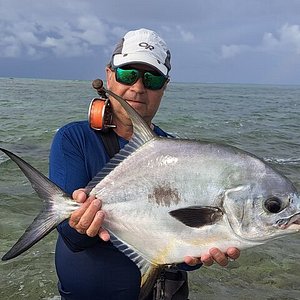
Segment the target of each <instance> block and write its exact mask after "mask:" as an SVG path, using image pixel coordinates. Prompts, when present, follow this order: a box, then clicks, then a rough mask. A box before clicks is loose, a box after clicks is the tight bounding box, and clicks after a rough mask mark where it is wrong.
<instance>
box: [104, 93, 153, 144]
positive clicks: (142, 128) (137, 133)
mask: <svg viewBox="0 0 300 300" xmlns="http://www.w3.org/2000/svg"><path fill="white" fill-rule="evenodd" d="M106 92H107V94H109V95H110V96H112V97H114V98H115V99H116V100H117V101H118V102H119V103H120V104H121V106H122V107H123V108H124V109H125V111H126V113H127V114H128V116H129V118H130V119H131V122H132V125H133V136H132V138H131V140H135V142H136V143H137V144H139V145H140V146H141V145H143V144H145V143H146V142H148V141H149V140H151V139H153V138H154V137H156V134H155V133H154V132H153V131H152V130H151V128H150V127H149V125H148V124H147V123H146V122H145V120H144V119H143V118H142V117H141V116H140V115H139V114H138V113H137V112H136V111H135V109H134V108H133V107H131V106H130V105H129V104H128V103H127V102H126V101H125V100H124V99H123V98H122V97H120V96H118V95H116V94H115V93H113V92H111V91H109V90H106Z"/></svg>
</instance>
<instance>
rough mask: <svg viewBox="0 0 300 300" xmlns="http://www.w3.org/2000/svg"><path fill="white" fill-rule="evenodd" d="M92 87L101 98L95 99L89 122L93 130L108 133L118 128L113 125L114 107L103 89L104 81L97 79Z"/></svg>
mask: <svg viewBox="0 0 300 300" xmlns="http://www.w3.org/2000/svg"><path fill="white" fill-rule="evenodd" d="M92 87H93V88H94V89H95V90H96V91H97V93H98V95H99V96H100V98H93V99H92V101H91V103H90V106H89V111H88V121H89V123H90V126H91V128H93V129H95V130H103V131H107V130H109V129H110V128H115V127H116V126H115V125H114V124H112V107H111V104H110V101H109V99H108V97H107V94H106V92H105V91H106V90H105V89H104V88H103V81H102V80H100V79H95V80H94V81H93V82H92Z"/></svg>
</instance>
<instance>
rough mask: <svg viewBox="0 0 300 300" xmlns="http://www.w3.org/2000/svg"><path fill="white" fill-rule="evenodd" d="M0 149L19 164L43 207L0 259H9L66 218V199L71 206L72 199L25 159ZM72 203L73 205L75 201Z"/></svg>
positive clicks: (26, 248) (67, 213)
mask: <svg viewBox="0 0 300 300" xmlns="http://www.w3.org/2000/svg"><path fill="white" fill-rule="evenodd" d="M0 150H1V151H3V152H4V153H5V154H6V155H8V156H9V157H10V158H11V159H12V160H13V161H14V162H15V163H16V164H17V165H18V166H19V168H20V169H21V170H22V172H23V173H24V174H25V176H26V177H27V178H28V180H29V181H30V183H31V185H32V187H33V188H34V190H35V191H36V192H37V194H38V195H39V197H40V198H41V199H42V200H43V208H42V210H41V212H40V213H39V215H38V216H37V217H36V218H35V219H34V221H33V222H32V224H31V225H30V226H29V227H28V228H27V229H26V231H25V232H24V233H23V235H22V236H21V237H20V238H19V240H18V241H17V242H16V243H15V244H14V245H13V247H12V248H11V249H10V250H9V251H8V252H7V253H6V254H5V255H4V256H3V257H2V260H9V259H12V258H14V257H16V256H18V255H20V254H21V253H23V252H24V251H26V250H28V249H29V248H30V247H31V246H33V245H34V244H35V243H37V242H38V241H39V240H41V239H42V238H43V237H44V236H46V235H47V234H48V233H49V232H50V231H52V230H53V229H54V228H55V227H56V226H57V225H58V224H59V223H60V222H62V221H63V220H64V219H66V218H67V217H68V216H69V214H70V210H69V211H68V210H67V209H66V207H67V206H66V201H69V203H70V205H71V206H72V202H73V201H72V202H71V200H70V199H69V198H68V199H66V198H67V195H66V194H65V193H64V192H63V190H61V189H60V188H59V187H58V186H56V185H55V184H54V183H53V182H51V181H50V180H49V179H48V178H47V177H46V176H44V175H43V174H42V173H41V172H39V171H38V170H36V169H35V168H34V167H32V166H31V165H30V164H28V163H27V162H26V161H24V160H23V159H21V158H20V157H18V156H17V155H15V154H13V153H12V152H10V151H8V150H6V149H3V148H0ZM73 203H74V204H73V206H75V205H76V204H75V202H73Z"/></svg>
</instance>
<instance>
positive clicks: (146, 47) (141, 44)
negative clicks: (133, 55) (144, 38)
mask: <svg viewBox="0 0 300 300" xmlns="http://www.w3.org/2000/svg"><path fill="white" fill-rule="evenodd" d="M139 46H140V47H143V48H145V49H149V50H154V46H152V45H149V44H148V43H146V42H141V43H139Z"/></svg>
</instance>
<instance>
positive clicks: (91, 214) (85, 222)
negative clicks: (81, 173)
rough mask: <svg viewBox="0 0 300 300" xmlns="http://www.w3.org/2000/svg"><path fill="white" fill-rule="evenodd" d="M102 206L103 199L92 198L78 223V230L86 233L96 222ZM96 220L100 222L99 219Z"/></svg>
mask: <svg viewBox="0 0 300 300" xmlns="http://www.w3.org/2000/svg"><path fill="white" fill-rule="evenodd" d="M100 208H101V201H100V200H99V199H92V201H91V202H90V204H89V206H88V207H87V209H86V210H85V212H84V213H83V215H82V216H81V218H80V220H79V222H78V224H77V225H76V229H77V231H79V232H80V233H86V232H87V230H88V228H89V227H90V226H91V224H92V223H93V222H94V219H95V216H96V214H97V212H98V211H99V209H100ZM96 219H97V218H96ZM95 221H98V222H99V220H95ZM96 223H97V222H96ZM92 231H93V228H92Z"/></svg>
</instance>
